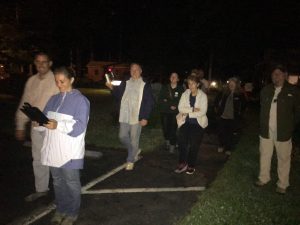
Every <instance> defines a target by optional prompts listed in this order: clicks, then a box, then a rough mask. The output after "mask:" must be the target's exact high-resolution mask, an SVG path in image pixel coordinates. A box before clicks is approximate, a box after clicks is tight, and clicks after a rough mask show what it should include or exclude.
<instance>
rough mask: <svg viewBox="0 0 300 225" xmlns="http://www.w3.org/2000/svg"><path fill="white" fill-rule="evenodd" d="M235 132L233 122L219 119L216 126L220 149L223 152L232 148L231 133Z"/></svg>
mask: <svg viewBox="0 0 300 225" xmlns="http://www.w3.org/2000/svg"><path fill="white" fill-rule="evenodd" d="M234 130H235V120H232V119H223V118H220V120H219V125H218V137H219V142H220V147H223V148H224V150H225V151H230V150H231V149H232V147H233V132H234Z"/></svg>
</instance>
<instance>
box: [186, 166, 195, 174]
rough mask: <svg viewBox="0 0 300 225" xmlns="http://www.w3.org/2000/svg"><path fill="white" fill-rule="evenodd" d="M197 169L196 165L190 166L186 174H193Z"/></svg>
mask: <svg viewBox="0 0 300 225" xmlns="http://www.w3.org/2000/svg"><path fill="white" fill-rule="evenodd" d="M195 171H196V169H195V168H194V167H188V168H187V170H186V174H189V175H192V174H194V173H195Z"/></svg>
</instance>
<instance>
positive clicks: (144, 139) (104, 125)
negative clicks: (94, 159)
mask: <svg viewBox="0 0 300 225" xmlns="http://www.w3.org/2000/svg"><path fill="white" fill-rule="evenodd" d="M80 91H81V92H82V93H83V94H84V95H85V96H87V97H88V98H89V100H90V102H91V112H90V121H89V125H88V129H87V135H86V143H87V144H88V145H94V146H99V147H105V148H121V147H122V145H121V143H120V142H119V138H118V133H119V122H118V118H116V116H115V114H114V112H115V108H114V103H113V101H114V99H113V97H112V96H111V94H110V92H109V90H107V89H80ZM162 141H163V138H162V131H161V129H160V121H159V115H158V112H157V110H154V112H153V113H152V115H151V118H150V119H149V125H147V126H146V127H144V128H143V130H142V134H141V140H140V147H141V148H142V149H143V151H150V150H153V149H155V147H157V146H159V145H161V144H162Z"/></svg>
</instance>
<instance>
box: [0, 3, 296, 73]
mask: <svg viewBox="0 0 300 225" xmlns="http://www.w3.org/2000/svg"><path fill="white" fill-rule="evenodd" d="M1 6H2V7H1V8H2V9H3V10H2V11H3V13H2V15H1V21H2V23H3V21H6V22H11V23H14V24H15V22H14V21H16V15H17V19H18V20H17V26H18V30H19V31H20V32H22V33H24V35H23V39H22V41H21V42H22V43H21V44H20V45H21V47H23V48H25V49H34V50H46V51H48V52H51V53H52V55H53V56H54V61H56V64H69V63H70V55H71V54H70V53H71V52H72V59H73V63H75V64H81V65H82V66H84V65H85V64H86V63H87V61H88V60H89V59H90V57H91V55H93V57H94V59H96V60H112V61H122V62H131V61H138V62H141V63H142V64H144V65H146V66H148V67H149V68H152V69H153V68H156V70H157V71H162V72H169V71H172V70H179V71H185V70H189V69H190V68H192V67H194V66H202V67H203V68H204V69H205V70H206V71H207V69H208V65H209V58H210V57H212V59H213V68H214V73H215V74H229V75H230V74H234V75H236V74H240V75H243V74H246V75H247V73H251V72H252V69H253V68H254V67H255V65H257V64H259V63H261V62H263V60H264V59H263V57H264V53H265V52H266V51H267V50H269V49H275V50H277V51H279V52H284V51H286V50H287V49H299V47H300V41H299V40H300V26H299V25H300V13H299V10H300V3H297V1H272V3H269V2H265V1H241V0H240V1H230V0H228V1H210V0H202V1H201V0H198V1H196V0H191V1H183V0H181V1H178V0H172V1H151V0H140V1H136V0H131V1H129V0H128V1H125V0H123V1H122V0H118V1H109V0H98V1H79V0H64V1H61V0H23V1H22V0H11V1H7V2H6V3H1ZM4 9H5V10H4ZM1 35H2V34H1ZM282 58H284V54H283V57H282ZM153 70H154V69H153ZM246 75H245V76H246Z"/></svg>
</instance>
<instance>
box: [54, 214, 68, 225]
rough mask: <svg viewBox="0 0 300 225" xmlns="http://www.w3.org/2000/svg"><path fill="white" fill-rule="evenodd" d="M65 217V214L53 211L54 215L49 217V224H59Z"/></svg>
mask: <svg viewBox="0 0 300 225" xmlns="http://www.w3.org/2000/svg"><path fill="white" fill-rule="evenodd" d="M65 217H66V215H65V214H63V213H59V212H55V214H54V216H53V217H52V218H51V225H59V224H61V222H62V221H63V220H64V218H65Z"/></svg>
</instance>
